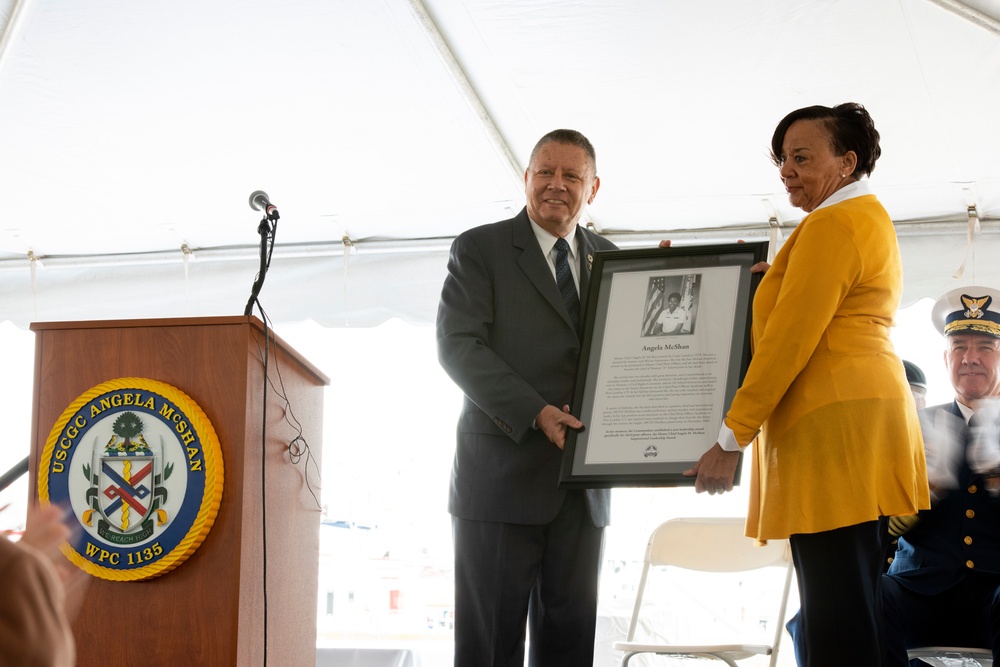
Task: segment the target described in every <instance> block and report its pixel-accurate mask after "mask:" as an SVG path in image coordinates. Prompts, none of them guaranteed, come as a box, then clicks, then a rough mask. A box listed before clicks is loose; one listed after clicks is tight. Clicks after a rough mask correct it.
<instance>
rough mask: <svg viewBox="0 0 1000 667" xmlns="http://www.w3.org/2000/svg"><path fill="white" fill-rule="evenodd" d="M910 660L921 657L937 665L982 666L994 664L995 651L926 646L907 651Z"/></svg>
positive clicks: (942, 666)
mask: <svg viewBox="0 0 1000 667" xmlns="http://www.w3.org/2000/svg"><path fill="white" fill-rule="evenodd" d="M906 653H907V656H908V657H909V658H910V660H913V659H914V658H920V659H921V660H923V661H924V662H926V663H927V664H929V665H935V667H974V666H975V665H981V666H982V667H992V666H993V652H992V651H990V650H988V649H985V648H964V647H960V646H924V647H922V648H913V649H910V650H909V651H907V652H906Z"/></svg>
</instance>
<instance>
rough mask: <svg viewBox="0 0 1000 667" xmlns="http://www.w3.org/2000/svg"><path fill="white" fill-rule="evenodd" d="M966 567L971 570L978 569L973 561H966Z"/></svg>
mask: <svg viewBox="0 0 1000 667" xmlns="http://www.w3.org/2000/svg"><path fill="white" fill-rule="evenodd" d="M965 567H967V568H969V569H970V570H971V569H972V568H974V567H976V564H975V563H973V562H972V561H971V560H967V561H965Z"/></svg>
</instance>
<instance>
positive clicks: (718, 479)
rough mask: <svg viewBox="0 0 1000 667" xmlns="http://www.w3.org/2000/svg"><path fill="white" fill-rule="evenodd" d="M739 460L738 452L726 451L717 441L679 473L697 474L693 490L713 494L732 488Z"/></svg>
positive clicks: (687, 475)
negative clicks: (695, 461) (691, 464)
mask: <svg viewBox="0 0 1000 667" xmlns="http://www.w3.org/2000/svg"><path fill="white" fill-rule="evenodd" d="M739 462H740V453H739V452H727V451H726V450H724V449H723V448H722V446H721V445H720V444H719V443H715V444H714V445H712V448H711V449H709V450H708V451H707V452H705V453H704V454H702V456H701V459H699V460H698V462H697V463H695V464H694V467H693V468H689V469H688V470H685V471H684V472H683V473H681V474H683V475H684V476H685V477H694V476H695V475H697V479H696V480H695V482H694V490H695V491H696V492H698V493H702V492H703V491H708V494H709V495H711V496H714V495H715V494H716V493H725V492H726V491H732V490H733V479H734V478H735V477H736V466H737V464H739Z"/></svg>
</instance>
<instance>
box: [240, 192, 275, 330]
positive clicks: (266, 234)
mask: <svg viewBox="0 0 1000 667" xmlns="http://www.w3.org/2000/svg"><path fill="white" fill-rule="evenodd" d="M272 211H273V213H268V212H267V211H265V213H264V217H263V218H261V219H260V224H259V225H257V233H258V234H260V269H258V271H257V278H256V280H254V281H253V286H252V287H251V288H250V299H249V300H248V301H247V306H246V308H245V309H244V310H243V315H244V316H249V315H250V314H251V313H252V312H253V305H254V303H256V302H257V296H258V295H259V294H260V288H261V287H263V285H264V276H266V275H267V269H268V268H269V267H270V266H271V253H272V252H274V237H275V235H276V234H277V232H278V211H277V210H276V209H272ZM271 216H273V218H274V227H273V228H272V227H271V222H270V220H268V218H269V217H271ZM269 240H270V247H268V241H269Z"/></svg>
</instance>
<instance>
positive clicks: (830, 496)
mask: <svg viewBox="0 0 1000 667" xmlns="http://www.w3.org/2000/svg"><path fill="white" fill-rule="evenodd" d="M901 289H902V267H901V263H900V258H899V246H898V244H897V242H896V235H895V230H894V229H893V226H892V221H891V220H890V218H889V216H888V214H887V213H886V211H885V209H883V208H882V205H881V204H879V202H878V200H877V199H876V198H875V196H874V195H864V196H861V197H855V198H853V199H848V200H846V201H842V202H840V203H837V204H833V205H831V206H828V207H824V208H820V209H817V210H816V211H814V212H813V213H811V214H810V215H808V216H806V218H805V219H804V220H803V221H802V222H801V223H800V224H799V226H798V227H797V228H796V230H795V231H794V232H793V233H792V235H791V236H790V237H789V238H788V240H787V241H786V242H785V245H784V246H783V247H782V249H781V251H780V252H779V253H778V255H777V257H775V260H774V264H773V265H772V266H771V268H770V269H769V270H768V271H767V273H766V274H765V275H764V278H763V279H762V280H761V282H760V285H759V286H758V288H757V293H756V296H755V297H754V302H753V325H752V344H753V359H752V360H751V362H750V367H749V369H748V371H747V375H746V378H745V379H744V382H743V385H742V387H741V388H740V389H739V391H738V392H737V393H736V396H735V398H734V399H733V403H732V406H731V408H730V410H729V413H728V415H727V417H726V424H727V425H728V426H729V427H730V428H731V429H733V431H734V433H735V434H736V439H737V441H738V442H739V443H740V444H742V445H746V444H748V443H749V442H750V441H751V440H752V439H753V437H754V434H755V433H757V431H758V430H760V431H761V433H760V436H759V437H758V439H757V444H756V445H755V447H754V454H755V455H754V461H753V468H752V470H751V484H750V507H749V510H748V515H747V535H749V536H750V537H755V538H757V539H758V540H767V539H778V538H783V537H788V536H789V535H791V534H795V533H815V532H820V531H826V530H832V529H835V528H840V527H843V526H850V525H854V524H857V523H861V522H864V521H871V520H874V519H877V518H878V517H879V516H880V515H885V516H891V515H897V514H913V513H915V512H916V511H917V510H919V509H923V508H927V507H929V506H930V505H929V503H930V501H929V497H928V489H927V471H926V466H925V462H924V449H923V441H922V439H921V436H920V425H919V423H918V421H917V415H916V409H915V407H914V403H913V399H912V398H911V397H910V392H909V387H908V385H907V384H906V378H905V375H904V372H903V366H902V363H901V362H900V360H899V358H898V357H897V356H896V354H895V352H894V350H893V346H892V343H891V341H890V340H889V327H891V326H892V325H893V317H894V315H895V312H896V308H897V306H898V304H899V298H900V292H901Z"/></svg>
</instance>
